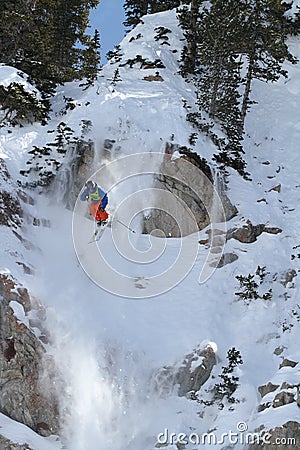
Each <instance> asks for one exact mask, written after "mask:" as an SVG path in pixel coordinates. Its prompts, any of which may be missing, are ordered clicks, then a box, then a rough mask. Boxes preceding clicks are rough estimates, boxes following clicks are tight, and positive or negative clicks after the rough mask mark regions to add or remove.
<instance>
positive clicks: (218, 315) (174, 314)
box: [0, 12, 300, 450]
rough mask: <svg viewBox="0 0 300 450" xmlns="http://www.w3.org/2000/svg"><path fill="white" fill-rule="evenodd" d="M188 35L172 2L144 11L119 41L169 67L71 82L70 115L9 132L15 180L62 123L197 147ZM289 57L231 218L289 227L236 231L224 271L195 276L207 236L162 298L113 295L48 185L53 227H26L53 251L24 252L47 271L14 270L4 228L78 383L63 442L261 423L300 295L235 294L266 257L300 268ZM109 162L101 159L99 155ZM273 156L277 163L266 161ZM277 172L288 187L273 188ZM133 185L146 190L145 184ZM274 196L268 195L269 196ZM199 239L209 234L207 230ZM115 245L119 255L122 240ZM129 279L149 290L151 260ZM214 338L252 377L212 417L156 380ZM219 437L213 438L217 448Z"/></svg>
mask: <svg viewBox="0 0 300 450" xmlns="http://www.w3.org/2000/svg"><path fill="white" fill-rule="evenodd" d="M153 24H155V26H160V25H161V26H166V27H168V28H170V29H172V31H173V33H172V34H170V35H169V36H170V41H169V42H170V44H171V45H170V49H171V50H172V49H177V50H178V53H174V54H172V53H171V52H170V49H169V48H168V49H164V48H162V46H160V45H159V43H155V44H154V45H153V42H154V41H153V36H154V35H155V32H154V31H153V28H154V25H153ZM140 30H142V34H143V40H136V41H133V42H132V43H130V44H129V43H128V41H129V39H130V38H131V37H132V36H136V35H137V34H138V33H139V31H140ZM180 38H181V35H180V34H179V35H178V30H177V28H176V20H175V14H174V12H170V13H161V14H157V15H155V16H152V17H151V19H150V18H149V17H146V18H145V25H139V26H138V27H137V28H136V30H134V31H132V32H131V33H129V34H128V35H127V36H126V37H125V38H124V41H123V43H122V44H121V49H122V50H123V51H124V53H125V57H124V59H125V60H126V59H129V58H133V57H135V55H136V54H142V55H143V57H145V58H149V59H155V58H158V53H157V52H158V51H160V52H161V53H160V58H161V59H162V60H163V62H164V64H165V65H166V68H165V69H153V70H139V69H138V68H133V69H129V68H126V67H125V68H121V69H120V76H121V78H122V81H121V82H120V83H118V84H117V86H116V87H115V89H113V88H112V86H111V85H110V84H109V82H108V81H107V79H108V78H112V77H113V74H114V70H115V69H116V67H117V65H116V64H107V66H106V67H104V69H103V72H102V74H101V76H100V78H99V86H96V87H94V88H90V89H89V90H87V91H85V92H82V91H81V90H80V89H79V88H78V87H77V86H76V85H74V84H69V85H68V86H66V87H64V88H63V90H62V91H61V93H59V94H58V95H57V99H56V100H55V104H54V108H56V110H57V111H58V110H59V109H60V108H61V104H62V101H61V97H62V95H66V96H73V97H75V98H76V99H77V103H78V104H79V105H81V106H77V107H76V108H75V110H74V111H72V112H70V113H68V115H67V116H62V117H57V118H55V119H53V120H52V122H51V123H50V124H49V126H47V127H41V126H38V125H33V126H28V127H25V128H23V129H22V128H21V129H14V130H13V134H6V135H4V134H3V135H2V137H1V141H0V144H1V147H0V150H1V157H5V158H6V161H7V163H8V166H9V169H10V171H11V173H12V175H13V176H14V178H20V177H19V175H18V171H19V169H20V168H21V167H24V164H25V161H26V158H27V154H26V152H27V151H28V150H30V149H31V147H32V145H44V144H45V143H46V142H49V135H47V129H49V130H51V129H55V128H56V125H57V123H59V122H60V121H61V120H63V121H65V122H66V123H67V124H68V125H70V126H71V128H73V129H74V130H75V132H76V133H77V134H78V135H80V122H81V120H82V119H86V120H91V121H92V122H93V129H92V132H91V139H93V140H94V141H95V142H96V145H97V146H98V147H99V148H100V146H101V144H102V143H103V141H104V139H106V138H109V139H115V140H116V141H117V144H119V145H120V146H121V152H122V154H131V153H137V152H143V151H162V150H163V147H164V142H165V141H169V140H170V136H171V135H172V134H173V133H174V142H175V143H180V144H182V145H188V137H189V135H190V133H191V131H192V129H191V128H190V127H189V125H187V124H186V122H185V115H186V110H185V109H184V107H183V103H182V98H184V99H186V100H187V102H188V103H189V101H190V102H191V103H192V102H193V101H194V95H193V92H192V90H191V88H190V85H187V84H186V83H185V82H184V81H183V79H182V78H181V77H180V76H179V75H178V74H177V71H178V66H177V58H179V56H180V48H179V45H178V44H179V43H180V41H179V39H180ZM149 42H151V45H150V44H149ZM180 44H181V43H180ZM155 46H157V48H156V47H155ZM290 46H291V49H292V51H293V52H294V53H297V51H298V52H299V40H297V39H295V38H294V39H292V40H291V43H290ZM298 56H300V54H299V55H298ZM287 67H288V69H289V77H288V79H287V80H280V81H279V82H278V83H274V84H270V85H265V84H262V83H260V82H255V83H254V86H253V91H252V95H253V97H254V98H256V99H257V100H258V104H257V105H254V106H253V107H252V109H251V111H250V113H249V115H248V117H247V122H246V137H245V148H246V158H247V162H248V171H249V172H250V173H251V176H252V182H251V183H250V182H246V181H244V180H242V179H241V178H240V177H239V176H238V175H236V174H235V173H232V174H231V176H230V184H229V188H230V192H229V197H230V198H231V200H232V201H233V203H234V204H236V206H237V207H238V210H239V214H238V216H237V217H236V218H234V219H232V221H231V222H230V223H229V224H228V228H231V227H233V226H235V225H239V226H240V225H241V224H243V223H244V221H245V219H250V220H251V221H252V222H253V223H254V224H257V223H268V225H269V226H278V227H280V228H282V230H283V232H282V233H281V234H279V235H276V236H273V235H271V234H262V235H261V236H260V237H259V238H258V240H257V242H255V243H253V244H241V243H239V242H238V241H235V240H231V241H229V242H228V243H227V244H226V252H227V251H228V252H229V251H235V252H236V253H237V254H238V256H239V259H238V261H236V262H234V263H232V264H230V265H227V266H225V267H224V268H222V269H219V270H217V271H216V272H215V273H214V275H213V276H212V277H211V278H210V279H209V280H208V282H206V283H205V284H203V285H199V284H198V281H197V280H198V277H199V273H200V270H201V266H202V264H203V260H204V259H205V257H206V255H207V250H205V249H204V248H203V247H200V248H199V253H198V256H197V259H196V262H195V265H194V267H193V269H192V271H191V272H190V273H189V275H188V276H187V277H186V278H185V279H184V280H183V281H182V282H181V283H180V284H179V285H177V286H176V287H174V288H173V289H172V290H171V291H169V292H167V293H165V294H163V295H160V296H158V297H155V298H150V299H139V300H134V299H127V298H120V297H116V296H113V295H112V294H110V293H108V292H105V291H104V290H102V289H100V288H99V287H98V286H97V285H96V284H94V283H93V282H92V281H91V280H90V279H89V278H88V277H87V276H86V274H85V273H84V271H83V270H82V268H81V267H80V265H79V263H78V261H77V258H76V254H75V252H74V248H73V241H72V213H71V212H70V211H68V210H66V209H64V208H63V207H62V206H61V205H55V204H54V203H53V201H52V200H51V199H49V198H47V197H45V196H44V195H37V194H35V199H36V202H37V203H36V206H34V207H31V208H32V211H34V212H35V213H36V214H37V215H38V216H40V217H47V218H48V219H50V220H51V228H36V229H34V230H30V229H29V228H28V230H27V234H28V237H29V238H30V240H32V241H33V242H34V243H35V244H36V245H38V247H39V248H40V249H41V252H42V253H39V252H34V251H26V250H24V249H22V250H21V249H19V251H20V252H21V251H22V252H23V254H24V258H25V260H28V261H30V263H31V264H33V265H35V266H36V267H38V270H37V275H38V276H37V277H32V276H30V275H28V276H26V275H23V274H21V269H19V272H16V269H15V264H14V259H13V257H12V256H8V248H9V246H13V247H14V246H15V245H17V244H16V240H15V238H12V237H11V233H9V232H8V231H7V230H6V231H5V232H4V233H3V235H4V238H3V250H4V253H3V254H4V259H3V258H2V257H1V263H2V264H4V267H6V268H8V270H11V271H12V272H13V273H16V274H17V275H18V277H19V279H20V281H21V282H22V281H24V284H25V285H26V284H28V285H29V286H30V289H31V291H32V292H33V293H35V294H37V295H38V296H39V297H40V298H41V299H43V302H44V303H45V305H46V307H47V312H48V323H49V327H50V329H51V331H52V333H53V336H54V346H53V348H52V349H50V351H52V352H54V357H55V359H56V362H57V364H58V367H59V368H60V370H61V372H62V376H63V378H64V382H65V383H66V388H65V389H66V390H65V392H64V393H61V407H62V408H65V407H68V408H69V411H70V412H69V414H68V415H67V416H66V417H65V422H64V428H63V441H64V442H65V445H66V448H67V449H68V450H108V449H111V448H112V447H113V448H115V449H116V450H121V449H122V450H125V449H130V450H140V449H141V448H149V449H150V448H154V445H155V439H156V436H157V434H158V433H159V432H162V431H163V430H164V429H165V428H168V429H169V430H170V431H175V432H177V433H179V432H186V433H188V432H189V430H190V429H191V428H190V427H194V428H195V429H196V430H197V433H199V434H200V433H203V432H206V431H207V429H208V428H212V426H216V427H217V432H218V433H219V434H221V433H222V432H227V431H228V430H230V429H231V430H233V431H236V424H237V422H239V421H242V420H245V422H247V423H248V426H249V429H254V428H255V426H256V425H257V424H259V423H260V422H256V421H257V420H261V419H259V418H257V417H256V414H255V412H254V411H255V408H256V407H257V402H258V401H259V400H260V399H259V398H258V393H257V386H259V385H261V384H265V383H267V382H268V381H269V380H270V379H272V377H273V376H276V377H277V378H278V377H279V375H278V374H277V370H278V365H279V361H280V360H279V358H278V357H275V356H274V355H273V351H274V348H275V347H276V346H277V345H279V344H278V342H279V343H280V345H285V346H286V347H287V348H288V350H289V354H288V355H287V356H288V357H290V358H291V359H295V360H296V361H297V360H298V359H297V358H299V353H298V346H297V336H296V331H295V330H294V329H293V330H292V332H287V333H285V334H283V333H282V331H281V329H280V326H281V325H280V323H281V321H282V319H283V318H284V317H287V314H288V312H289V311H290V310H291V308H292V307H293V306H294V305H295V299H296V298H297V296H296V292H298V290H297V291H296V289H286V291H288V293H289V294H290V295H291V297H290V298H289V299H288V300H286V301H285V300H284V299H283V298H280V297H279V295H282V293H283V291H284V289H283V288H282V286H281V285H279V284H278V283H277V284H276V285H274V293H273V299H272V301H270V302H263V301H261V300H258V301H255V302H252V303H251V305H250V306H249V307H247V306H246V305H244V304H243V303H242V302H238V301H236V298H235V296H234V292H237V290H238V282H237V280H236V279H235V276H236V275H240V274H243V275H247V274H248V273H254V272H255V270H256V268H257V266H258V265H260V266H264V265H265V266H266V267H267V270H268V271H270V272H271V273H272V274H274V273H278V272H280V271H282V270H284V269H288V268H291V267H292V268H295V269H296V270H298V266H297V260H295V261H291V253H293V250H292V247H293V246H296V245H299V244H300V239H299V212H298V210H297V205H298V204H299V192H300V187H299V185H300V183H299V173H298V172H299V168H298V167H299V162H298V161H299V157H298V147H299V138H300V136H299V135H300V121H299V106H298V105H299V104H300V73H299V68H300V66H299V64H298V65H296V66H291V65H290V64H287ZM157 70H159V72H160V74H161V76H162V77H163V78H164V80H165V81H164V82H160V83H159V82H156V83H155V82H152V83H149V82H147V81H144V80H143V77H144V76H145V75H148V74H154V73H155V72H156V71H157ZM102 77H103V78H102ZM96 92H98V93H99V94H97V93H96ZM87 103H89V104H88V105H87ZM248 135H250V136H251V137H248ZM50 136H51V135H50ZM117 144H116V145H117ZM197 151H198V152H199V154H201V156H203V157H206V158H208V159H210V158H211V156H212V153H213V152H214V148H213V146H212V144H209V143H208V142H207V139H206V138H205V137H200V138H199V140H198V143H197ZM98 159H99V160H100V161H101V155H100V154H99V155H98ZM266 161H269V162H270V164H268V165H266V164H262V163H264V162H266ZM96 169H97V165H96V162H95V170H96ZM113 175H118V174H113ZM271 177H272V178H271ZM279 183H280V184H281V192H280V193H278V192H275V191H269V190H270V189H271V188H272V187H274V186H275V185H278V184H279ZM129 188H130V189H132V190H134V189H135V185H134V182H132V184H131V185H130V184H129ZM262 198H264V199H265V201H262V202H259V203H258V202H257V200H259V199H262ZM114 202H115V204H117V202H118V198H115V199H111V204H112V206H113V203H114ZM146 203H147V202H146ZM109 232H110V231H109V229H107V230H105V232H104V235H103V236H102V238H101V240H100V242H99V246H101V245H103V246H104V247H105V245H106V246H107V247H108V251H109V245H110V244H109V245H108V244H107V242H110V241H109V236H108V234H107V233H109ZM123 232H124V233H125V232H126V231H125V230H123ZM201 236H205V234H204V232H202V233H201ZM82 239H86V240H88V239H90V236H88V238H87V236H86V235H85V234H84V233H83V236H82ZM104 240H105V241H104ZM135 244H136V245H137V246H138V247H139V248H145V247H147V245H148V238H147V237H145V236H141V235H139V236H137V237H136V238H135ZM18 245H20V244H18ZM93 245H94V244H93ZM177 246H178V244H177V243H176V241H168V242H167V251H166V254H167V255H170V256H172V255H173V254H174V253H175V252H176V251H177ZM87 247H89V246H87ZM88 251H89V249H88V248H87V252H88ZM295 252H296V251H295ZM111 253H112V254H114V253H113V249H112V250H111ZM112 263H113V264H116V265H118V264H119V263H120V267H121V268H122V267H123V265H124V263H123V262H122V261H121V262H120V261H119V259H118V257H117V255H114V256H113V257H112ZM168 264H169V260H168V259H165V260H164V259H163V258H162V259H161V260H158V261H157V262H156V265H155V267H156V269H157V270H158V272H159V271H160V270H164V268H165V267H166V266H167V265H168ZM99 270H101V267H99ZM131 276H132V277H133V279H135V283H136V289H147V286H149V281H148V278H149V273H148V272H147V268H145V267H140V266H137V267H133V268H132V269H131ZM296 303H297V302H296ZM294 328H296V327H294ZM209 341H211V342H214V343H216V345H217V348H218V352H217V355H218V358H219V363H218V367H216V368H215V370H214V373H215V374H216V375H217V374H218V373H220V370H221V369H220V368H221V366H222V365H224V364H225V363H226V358H225V357H226V353H227V350H228V349H229V348H230V347H233V346H234V347H236V348H238V349H239V350H240V352H241V354H242V357H243V360H244V364H243V365H242V366H240V372H239V376H240V382H241V386H240V388H239V389H238V391H237V396H238V397H239V398H240V399H243V401H241V403H239V404H236V407H235V411H234V412H227V413H226V412H225V411H224V412H222V413H220V412H219V411H217V410H214V409H213V408H212V409H211V410H210V412H207V413H206V415H205V416H204V418H203V419H202V420H200V419H199V417H198V416H197V412H199V410H200V409H201V408H200V406H199V405H198V404H197V403H196V402H192V401H188V400H186V399H184V398H178V397H176V396H171V397H170V398H168V399H160V398H158V397H157V395H156V394H155V392H154V391H153V387H152V381H151V380H152V377H153V374H154V373H155V371H156V370H157V369H159V368H161V367H162V366H164V365H168V364H172V363H174V362H175V361H178V360H181V359H182V358H183V356H184V355H186V354H187V353H189V352H190V351H191V350H192V349H193V348H195V347H196V346H198V345H200V344H202V345H204V344H205V343H207V342H209ZM271 355H273V357H272V356H271ZM209 383H210V382H208V384H209ZM284 408H285V409H284ZM284 408H278V410H280V411H278V412H276V413H277V414H273V415H271V414H268V411H266V413H265V421H264V424H265V425H266V426H267V427H268V426H270V427H271V426H274V425H278V424H279V423H284V422H285V421H287V420H293V419H295V420H297V411H296V409H295V408H297V407H295V406H294V405H289V406H288V407H284ZM249 417H250V418H251V422H249ZM2 419H3V421H1V422H0V423H1V426H3V429H1V432H3V434H4V435H6V436H7V437H10V438H14V439H15V438H16V436H19V439H21V441H22V440H23V441H24V442H25V440H26V439H27V440H26V442H28V444H30V445H31V446H32V447H33V449H34V450H48V449H49V450H50V449H52V448H53V449H54V448H57V449H58V448H61V447H60V444H59V443H57V442H55V440H54V439H53V440H52V441H51V442H50V441H49V442H46V441H45V440H44V439H43V438H40V437H37V435H35V434H34V436H31V435H30V436H29V434H30V433H29V434H28V429H26V430H27V431H26V432H24V434H22V433H21V431H20V430H21V429H22V430H23V427H22V426H21V425H15V424H14V425H13V426H10V425H9V423H8V419H6V418H2ZM2 419H1V420H2ZM214 421H215V422H214ZM25 428H26V427H25ZM19 433H20V434H19ZM38 439H40V440H38ZM21 441H20V442H21ZM42 442H43V443H42ZM221 447H222V445H219V446H218V445H216V446H215V448H216V449H219V448H221ZM188 448H190V447H188ZM235 448H240V447H238V446H236V447H235Z"/></svg>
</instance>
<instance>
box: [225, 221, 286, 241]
mask: <svg viewBox="0 0 300 450" xmlns="http://www.w3.org/2000/svg"><path fill="white" fill-rule="evenodd" d="M264 232H265V233H270V234H278V233H281V232H282V230H281V229H280V228H276V227H267V226H266V225H265V224H263V223H260V224H258V225H253V224H252V223H251V222H250V220H247V222H246V223H245V225H243V227H242V228H232V229H230V230H228V231H227V240H229V239H236V240H237V241H239V242H243V243H244V244H251V243H252V242H255V241H256V240H257V238H258V236H260V235H261V234H262V233H264Z"/></svg>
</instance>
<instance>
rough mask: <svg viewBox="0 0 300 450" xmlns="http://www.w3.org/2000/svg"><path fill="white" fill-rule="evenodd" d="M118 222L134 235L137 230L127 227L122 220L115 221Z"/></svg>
mask: <svg viewBox="0 0 300 450" xmlns="http://www.w3.org/2000/svg"><path fill="white" fill-rule="evenodd" d="M114 220H115V221H116V222H119V223H120V224H121V225H123V227H126V228H127V229H128V230H129V231H131V232H132V233H135V230H133V229H132V228H130V227H128V226H127V225H125V223H123V222H121V220H118V219H114Z"/></svg>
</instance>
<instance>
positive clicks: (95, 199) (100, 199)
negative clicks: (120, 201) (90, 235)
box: [80, 180, 108, 226]
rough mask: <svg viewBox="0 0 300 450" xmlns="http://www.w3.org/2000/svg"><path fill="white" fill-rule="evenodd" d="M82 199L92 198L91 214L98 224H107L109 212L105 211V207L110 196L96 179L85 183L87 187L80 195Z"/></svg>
mask: <svg viewBox="0 0 300 450" xmlns="http://www.w3.org/2000/svg"><path fill="white" fill-rule="evenodd" d="M80 200H82V201H88V200H91V203H90V208H89V209H90V213H91V215H92V216H93V217H94V218H95V220H96V222H97V225H98V226H100V225H106V223H107V220H108V213H107V212H106V211H105V208H106V206H107V203H108V196H107V193H106V192H105V191H104V190H103V189H101V188H100V187H99V186H98V184H97V183H96V182H95V181H91V180H90V181H88V182H87V183H86V184H85V189H84V191H83V192H82V194H81V195H80Z"/></svg>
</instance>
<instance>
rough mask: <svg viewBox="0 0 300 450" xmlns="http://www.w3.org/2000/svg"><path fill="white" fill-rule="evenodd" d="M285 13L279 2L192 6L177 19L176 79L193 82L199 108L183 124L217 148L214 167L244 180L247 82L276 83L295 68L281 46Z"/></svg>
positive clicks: (197, 1) (215, 1)
mask: <svg viewBox="0 0 300 450" xmlns="http://www.w3.org/2000/svg"><path fill="white" fill-rule="evenodd" d="M289 8H290V5H289V4H286V3H281V1H279V0H252V1H249V0H240V1H239V2H236V0H228V1H226V2H224V1H223V0H211V2H210V4H209V5H208V4H207V3H206V2H202V1H201V0H192V3H191V7H190V8H186V7H185V8H183V9H182V10H181V13H180V16H179V18H180V22H181V25H182V27H183V29H184V33H185V37H186V40H187V44H186V46H185V48H184V50H183V55H182V67H181V73H182V75H183V76H185V77H186V78H187V80H189V81H191V80H193V82H194V84H195V86H196V89H197V97H198V101H197V106H198V108H199V110H198V111H196V112H194V113H190V114H188V118H189V120H190V121H191V122H192V123H193V124H194V125H195V126H196V127H197V128H198V129H199V130H200V131H203V132H205V133H206V134H207V135H208V136H209V137H210V138H211V139H212V141H213V142H214V143H215V145H216V146H217V147H218V149H219V154H216V155H214V157H215V159H216V161H217V162H219V163H220V164H221V165H222V167H224V166H231V167H233V168H235V169H236V170H238V171H239V173H240V174H241V175H243V176H245V177H247V173H246V172H245V170H244V169H245V162H244V161H243V159H242V154H243V153H244V150H243V146H242V140H243V131H244V122H245V116H246V112H247V109H248V108H249V105H250V104H251V101H250V91H251V83H252V80H253V79H255V78H256V79H259V80H262V81H266V82H267V81H276V80H277V79H278V78H279V77H280V76H281V75H284V76H285V75H286V73H285V71H284V70H283V69H282V63H283V62H284V61H285V60H288V61H290V62H295V58H293V56H292V55H291V54H290V53H289V51H288V48H287V46H286V44H285V39H286V34H287V20H286V18H285V16H284V14H285V13H286V12H287V11H288V9H289ZM245 72H246V76H245V77H242V75H241V74H242V73H245ZM218 129H221V131H222V132H223V133H224V137H220V133H219V131H218Z"/></svg>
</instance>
